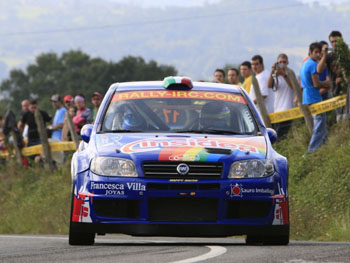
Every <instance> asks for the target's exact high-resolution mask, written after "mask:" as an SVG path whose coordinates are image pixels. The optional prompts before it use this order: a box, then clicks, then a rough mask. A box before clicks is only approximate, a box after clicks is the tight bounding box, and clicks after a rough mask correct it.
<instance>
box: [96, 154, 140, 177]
mask: <svg viewBox="0 0 350 263" xmlns="http://www.w3.org/2000/svg"><path fill="white" fill-rule="evenodd" d="M90 170H91V171H92V172H94V173H96V174H99V175H103V176H125V177H137V173H136V168H135V164H134V162H133V161H131V160H128V159H121V158H116V157H102V156H99V157H96V158H94V159H93V160H92V162H91V168H90Z"/></svg>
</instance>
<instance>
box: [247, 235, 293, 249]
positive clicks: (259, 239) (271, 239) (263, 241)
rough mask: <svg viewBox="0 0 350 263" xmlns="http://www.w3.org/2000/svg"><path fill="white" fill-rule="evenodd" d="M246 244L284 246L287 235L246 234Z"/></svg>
mask: <svg viewBox="0 0 350 263" xmlns="http://www.w3.org/2000/svg"><path fill="white" fill-rule="evenodd" d="M245 242H246V244H247V245H269V246H286V245H288V243H289V235H282V236H254V235H247V237H246V239H245Z"/></svg>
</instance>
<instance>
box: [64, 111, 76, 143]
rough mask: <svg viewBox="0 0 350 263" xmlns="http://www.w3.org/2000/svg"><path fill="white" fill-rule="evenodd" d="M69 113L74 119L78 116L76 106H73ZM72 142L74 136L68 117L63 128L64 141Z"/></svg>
mask: <svg viewBox="0 0 350 263" xmlns="http://www.w3.org/2000/svg"><path fill="white" fill-rule="evenodd" d="M68 113H69V115H70V116H71V118H72V119H73V118H74V116H75V115H76V114H77V108H76V107H75V106H71V107H70V108H69V109H68ZM71 140H72V135H71V132H70V130H69V125H68V120H67V117H65V118H64V123H63V128H62V141H71Z"/></svg>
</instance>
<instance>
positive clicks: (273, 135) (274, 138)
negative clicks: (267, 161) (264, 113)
mask: <svg viewBox="0 0 350 263" xmlns="http://www.w3.org/2000/svg"><path fill="white" fill-rule="evenodd" d="M266 130H267V134H268V135H269V138H270V141H271V143H274V142H276V141H277V132H276V131H275V130H274V129H272V128H267V129H266Z"/></svg>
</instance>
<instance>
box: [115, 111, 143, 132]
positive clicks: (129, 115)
mask: <svg viewBox="0 0 350 263" xmlns="http://www.w3.org/2000/svg"><path fill="white" fill-rule="evenodd" d="M121 127H122V129H123V130H135V129H136V130H141V129H145V128H146V122H145V120H144V119H143V117H142V116H141V114H140V113H138V112H136V111H135V110H133V109H130V108H129V107H128V108H126V109H125V111H124V113H123V116H122V125H121Z"/></svg>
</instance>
